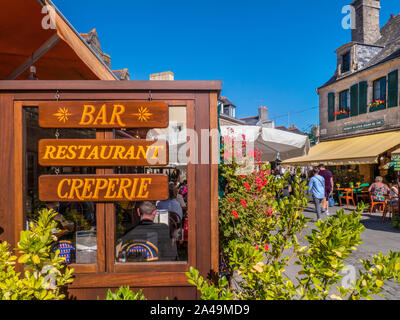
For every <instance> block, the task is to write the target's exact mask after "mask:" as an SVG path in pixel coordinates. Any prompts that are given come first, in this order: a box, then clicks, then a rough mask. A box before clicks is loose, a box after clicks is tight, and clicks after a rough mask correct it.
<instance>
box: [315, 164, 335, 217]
mask: <svg viewBox="0 0 400 320" xmlns="http://www.w3.org/2000/svg"><path fill="white" fill-rule="evenodd" d="M318 168H319V175H320V176H322V177H323V178H324V179H325V200H324V202H323V204H322V208H323V209H324V213H325V214H326V215H329V202H328V198H329V195H330V194H331V192H332V190H333V174H332V172H331V171H330V170H329V169H326V168H325V165H324V164H320V165H319V166H318Z"/></svg>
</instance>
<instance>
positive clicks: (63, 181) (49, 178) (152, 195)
mask: <svg viewBox="0 0 400 320" xmlns="http://www.w3.org/2000/svg"><path fill="white" fill-rule="evenodd" d="M39 199H40V200H41V201H62V202H80V201H93V202H111V201H145V200H166V199H168V176H166V175H162V174H154V175H148V174H147V175H146V174H142V175H141V174H130V175H115V174H113V175H44V176H40V177H39Z"/></svg>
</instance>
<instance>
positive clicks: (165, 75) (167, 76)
mask: <svg viewBox="0 0 400 320" xmlns="http://www.w3.org/2000/svg"><path fill="white" fill-rule="evenodd" d="M150 80H174V74H173V73H172V72H171V71H165V72H160V73H153V74H151V75H150Z"/></svg>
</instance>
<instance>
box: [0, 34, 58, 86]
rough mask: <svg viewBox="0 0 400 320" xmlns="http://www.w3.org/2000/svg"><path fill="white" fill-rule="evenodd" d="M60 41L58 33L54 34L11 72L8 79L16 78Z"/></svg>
mask: <svg viewBox="0 0 400 320" xmlns="http://www.w3.org/2000/svg"><path fill="white" fill-rule="evenodd" d="M58 41H60V37H59V36H58V34H57V33H56V34H54V35H53V36H52V37H51V38H50V39H49V40H47V41H46V42H45V43H44V44H42V46H41V47H40V48H39V49H37V50H36V51H35V52H34V53H33V54H32V56H30V57H29V58H28V59H27V60H26V61H25V62H24V63H22V64H21V65H20V66H19V67H18V68H17V69H15V70H14V71H13V73H11V74H10V75H9V76H8V77H7V79H6V80H15V79H16V78H17V77H18V76H20V75H21V74H22V73H23V72H24V71H25V70H26V69H28V68H29V67H30V66H31V65H32V64H34V63H35V62H36V61H38V60H39V59H40V58H41V57H42V56H43V55H44V54H45V53H47V52H48V51H49V50H51V49H52V48H54V46H55V45H56V44H57V43H58Z"/></svg>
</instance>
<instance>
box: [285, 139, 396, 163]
mask: <svg viewBox="0 0 400 320" xmlns="http://www.w3.org/2000/svg"><path fill="white" fill-rule="evenodd" d="M399 145H400V132H397V131H396V132H384V133H378V134H372V135H365V136H360V137H352V138H346V139H340V140H332V141H326V142H321V143H319V144H317V145H316V146H314V147H312V148H311V149H310V152H309V153H308V154H307V155H306V156H303V157H297V158H292V159H288V160H286V161H283V162H282V164H283V165H297V166H310V165H311V166H317V165H318V164H320V163H324V164H325V165H332V166H335V165H350V164H372V163H378V156H379V155H380V154H382V153H384V152H386V151H389V150H390V149H393V148H395V147H398V146H399Z"/></svg>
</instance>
